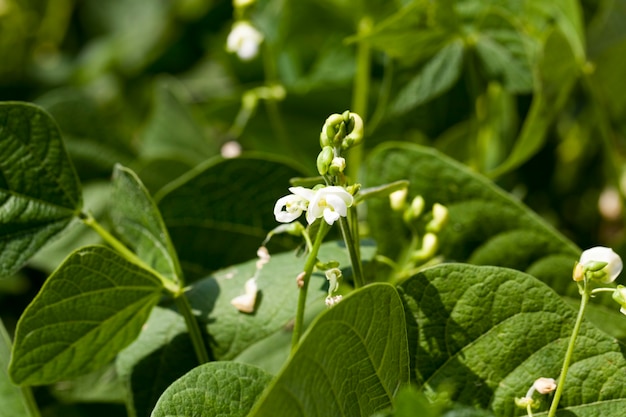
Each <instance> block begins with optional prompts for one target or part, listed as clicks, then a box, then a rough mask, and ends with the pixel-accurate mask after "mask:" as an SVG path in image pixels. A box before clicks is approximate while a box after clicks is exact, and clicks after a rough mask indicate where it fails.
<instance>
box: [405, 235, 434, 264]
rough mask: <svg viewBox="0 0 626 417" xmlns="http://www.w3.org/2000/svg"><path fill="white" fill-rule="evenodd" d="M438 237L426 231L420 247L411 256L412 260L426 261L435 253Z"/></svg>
mask: <svg viewBox="0 0 626 417" xmlns="http://www.w3.org/2000/svg"><path fill="white" fill-rule="evenodd" d="M438 249H439V239H438V238H437V235H436V234H434V233H426V234H425V235H424V237H423V238H422V247H421V248H420V249H419V250H417V251H415V252H414V253H413V255H412V256H411V259H412V260H414V261H427V260H428V259H430V258H432V257H433V256H435V255H436V254H437V250H438Z"/></svg>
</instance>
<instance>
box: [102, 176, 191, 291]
mask: <svg viewBox="0 0 626 417" xmlns="http://www.w3.org/2000/svg"><path fill="white" fill-rule="evenodd" d="M111 199H112V201H113V202H114V203H113V204H111V205H110V209H109V214H110V216H111V221H112V225H113V228H114V230H115V232H116V233H117V234H118V235H119V236H120V238H121V239H122V240H123V241H124V242H126V243H127V244H128V245H129V246H130V247H131V248H132V249H133V251H134V252H135V253H136V254H137V255H138V256H139V257H140V258H141V259H142V260H143V261H144V262H146V263H147V264H148V265H150V266H151V267H152V268H154V269H155V270H156V271H158V272H159V273H160V274H162V275H163V276H164V277H167V278H169V279H170V280H171V281H173V282H177V281H178V280H179V279H180V278H182V273H181V271H180V270H179V269H180V267H179V265H178V257H177V254H176V250H175V249H174V246H173V245H172V242H171V241H170V238H169V234H168V232H167V229H166V227H165V224H164V222H163V219H162V218H161V214H160V213H159V209H158V208H157V206H156V204H155V203H154V201H153V200H152V197H151V196H150V194H149V193H148V190H146V188H145V187H144V186H143V184H142V183H141V181H140V180H139V178H138V177H137V175H136V174H135V173H134V172H133V171H131V170H130V169H128V168H125V167H123V166H121V165H116V166H115V169H114V171H113V191H112V193H111Z"/></svg>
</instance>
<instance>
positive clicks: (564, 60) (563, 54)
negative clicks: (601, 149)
mask: <svg viewBox="0 0 626 417" xmlns="http://www.w3.org/2000/svg"><path fill="white" fill-rule="evenodd" d="M538 65H539V79H538V82H537V88H536V89H535V94H534V96H533V101H532V104H531V107H530V111H529V113H528V116H527V117H526V120H525V121H524V124H523V126H522V130H521V132H520V134H519V137H518V138H517V140H516V142H515V146H514V147H513V149H512V150H511V153H510V155H509V157H508V158H507V159H506V160H505V161H504V162H503V163H502V164H501V165H500V166H498V167H497V168H496V169H495V170H493V171H492V172H490V173H489V175H490V176H491V177H497V176H500V175H502V174H504V173H506V172H509V171H511V170H513V169H515V168H517V167H519V166H520V165H522V164H523V163H524V162H526V161H527V160H528V159H530V158H531V157H532V156H533V155H535V154H536V153H537V152H538V151H539V150H540V149H541V147H542V146H543V144H544V143H545V140H546V135H547V133H548V128H549V127H550V125H551V124H552V123H553V122H554V120H555V118H556V117H557V116H558V114H559V113H560V112H561V110H562V109H563V107H564V106H565V104H566V103H567V99H568V98H569V96H570V94H571V92H572V89H573V87H574V85H575V82H576V80H577V79H578V76H579V74H580V71H579V66H578V63H577V62H576V57H575V56H574V53H573V51H572V49H571V47H570V45H569V43H568V40H567V39H566V38H565V36H564V35H563V34H562V33H561V32H560V31H558V30H553V31H552V32H551V33H550V35H549V36H548V38H547V40H546V43H545V45H544V48H543V55H542V58H541V60H540V62H539V64H538Z"/></svg>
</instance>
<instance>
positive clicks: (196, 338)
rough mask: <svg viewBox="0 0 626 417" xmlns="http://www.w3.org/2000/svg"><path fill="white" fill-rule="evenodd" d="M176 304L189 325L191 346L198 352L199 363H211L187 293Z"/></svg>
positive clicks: (176, 298)
mask: <svg viewBox="0 0 626 417" xmlns="http://www.w3.org/2000/svg"><path fill="white" fill-rule="evenodd" d="M174 302H175V303H176V307H178V311H179V312H180V313H181V314H182V315H183V317H184V318H185V324H186V325H187V330H188V331H189V337H190V338H191V344H192V345H193V350H194V351H195V352H196V357H197V358H198V362H199V363H200V365H202V364H203V363H207V362H209V361H210V359H209V354H208V353H207V349H206V345H205V344H204V338H203V337H202V331H201V330H200V326H199V325H198V320H197V319H196V316H194V314H193V312H192V311H191V304H189V299H187V297H186V296H185V293H181V294H179V295H178V296H177V297H175V298H174Z"/></svg>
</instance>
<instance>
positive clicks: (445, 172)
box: [364, 143, 580, 294]
mask: <svg viewBox="0 0 626 417" xmlns="http://www.w3.org/2000/svg"><path fill="white" fill-rule="evenodd" d="M364 172H366V173H368V175H366V178H365V181H364V183H365V185H367V186H375V185H380V184H385V183H388V182H392V181H397V180H400V179H407V180H409V181H410V186H409V198H413V197H415V196H417V195H421V196H423V197H424V200H425V202H426V207H427V209H429V208H430V207H431V206H432V205H433V204H434V203H440V204H443V205H445V206H446V207H447V208H448V210H449V222H448V224H447V225H446V226H445V227H444V228H443V230H442V231H441V232H440V233H439V239H440V243H439V247H440V248H441V249H440V253H441V254H442V255H443V256H444V257H445V258H446V259H448V260H454V261H457V262H470V263H475V264H488V265H497V266H506V267H509V268H514V269H518V270H522V271H527V272H529V273H532V274H534V275H535V276H537V277H539V278H541V279H543V280H546V281H547V282H551V283H553V284H554V285H555V289H557V291H559V292H562V293H566V292H569V293H572V294H574V293H576V288H575V286H574V288H571V286H570V285H569V282H568V280H563V279H562V278H561V277H564V276H566V277H571V273H572V266H573V264H574V261H575V260H576V259H578V257H579V255H580V251H579V249H578V248H577V247H576V246H575V245H574V244H572V243H571V242H570V241H568V240H567V239H566V238H565V237H563V236H562V235H561V234H559V233H558V232H557V231H556V230H554V229H553V228H552V227H551V226H550V225H548V224H547V223H546V222H545V221H543V220H542V219H541V218H540V217H539V216H537V215H536V214H535V213H533V212H532V211H531V210H530V209H528V208H527V207H525V206H524V205H523V204H522V203H520V202H519V201H518V200H516V199H515V198H513V197H512V196H509V195H507V194H506V193H505V192H504V191H502V190H501V189H499V188H498V187H497V186H495V185H494V184H493V183H492V182H490V181H489V180H487V179H486V178H484V177H482V176H481V175H479V174H476V173H475V172H473V171H471V170H470V169H468V168H467V167H465V166H463V165H461V164H460V163H458V162H456V161H454V160H452V159H450V158H448V157H446V156H444V155H443V154H441V153H439V152H437V151H435V150H433V149H431V148H425V147H421V146H417V145H409V144H393V143H389V144H386V145H384V146H381V147H379V148H377V149H376V150H375V151H374V152H373V153H372V154H371V157H370V159H369V160H368V161H367V165H366V169H365V171H364ZM368 204H369V210H368V212H369V213H371V214H370V222H371V229H372V235H373V236H374V238H375V239H376V240H377V242H378V245H379V248H380V251H381V252H382V254H384V255H386V256H390V257H395V256H397V254H399V253H401V252H402V251H403V250H406V248H407V247H408V245H409V238H410V235H409V233H408V230H407V228H406V226H404V224H403V222H402V220H401V218H400V217H401V216H400V215H399V214H398V213H394V212H392V211H391V208H390V206H389V201H388V200H387V199H372V200H370V201H368Z"/></svg>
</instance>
